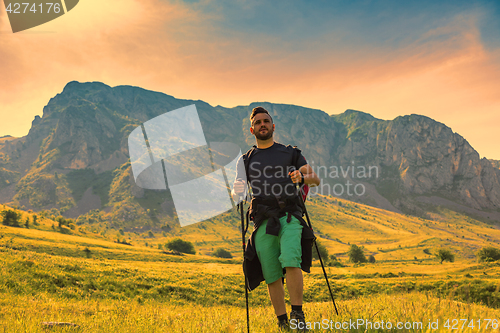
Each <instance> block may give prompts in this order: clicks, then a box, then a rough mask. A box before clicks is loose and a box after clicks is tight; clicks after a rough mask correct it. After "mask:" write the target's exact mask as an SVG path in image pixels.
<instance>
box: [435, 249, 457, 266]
mask: <svg viewBox="0 0 500 333" xmlns="http://www.w3.org/2000/svg"><path fill="white" fill-rule="evenodd" d="M437 257H438V258H439V259H440V260H441V263H443V261H449V262H454V261H455V255H454V254H453V253H451V251H450V250H448V249H439V251H438V254H437Z"/></svg>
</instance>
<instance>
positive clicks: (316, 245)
mask: <svg viewBox="0 0 500 333" xmlns="http://www.w3.org/2000/svg"><path fill="white" fill-rule="evenodd" d="M296 186H297V191H298V193H297V196H298V197H299V200H300V204H301V205H302V208H303V209H304V213H305V215H306V220H307V224H308V225H309V228H311V230H313V227H312V225H311V220H310V219H309V214H308V213H307V208H306V204H305V202H304V199H303V198H302V194H301V187H300V185H299V184H298V183H297V185H296ZM314 246H315V247H316V252H318V258H319V262H320V263H321V268H322V269H323V274H324V275H325V280H326V285H327V286H328V291H330V297H331V298H332V302H333V307H334V308H335V313H337V316H338V315H339V311H338V310H337V305H336V304H335V299H334V298H333V293H332V288H330V282H328V276H327V275H326V270H325V265H324V264H323V260H322V259H321V254H320V253H319V249H318V244H317V243H316V240H314Z"/></svg>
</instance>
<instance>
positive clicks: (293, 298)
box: [280, 267, 304, 305]
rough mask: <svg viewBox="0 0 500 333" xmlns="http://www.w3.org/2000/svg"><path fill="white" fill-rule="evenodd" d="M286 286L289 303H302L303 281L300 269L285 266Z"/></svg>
mask: <svg viewBox="0 0 500 333" xmlns="http://www.w3.org/2000/svg"><path fill="white" fill-rule="evenodd" d="M280 281H281V280H280ZM286 287H287V289H288V293H289V294H290V303H291V304H292V305H302V295H303V290H304V282H303V279H302V270H301V269H300V268H299V267H287V268H286Z"/></svg>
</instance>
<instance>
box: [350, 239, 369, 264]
mask: <svg viewBox="0 0 500 333" xmlns="http://www.w3.org/2000/svg"><path fill="white" fill-rule="evenodd" d="M347 254H348V255H349V261H351V262H354V263H363V262H366V256H365V253H364V250H363V247H359V246H357V245H356V244H352V245H351V248H350V249H349V252H347Z"/></svg>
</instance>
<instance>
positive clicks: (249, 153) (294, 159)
mask: <svg viewBox="0 0 500 333" xmlns="http://www.w3.org/2000/svg"><path fill="white" fill-rule="evenodd" d="M256 149H257V146H255V145H254V146H253V147H252V148H251V149H250V150H249V151H247V152H246V153H245V154H244V155H243V163H244V165H245V173H246V177H247V182H248V181H249V179H250V176H249V174H248V167H249V165H250V160H251V159H252V155H253V153H254V152H255V150H256ZM300 152H301V150H300V149H299V148H297V146H293V156H292V163H293V165H296V164H297V160H298V159H299V153H300ZM304 159H305V157H304ZM306 162H307V161H306ZM308 193H309V185H306V184H304V185H303V186H302V187H301V188H300V194H301V195H302V200H303V201H304V202H305V201H306V200H307V194H308Z"/></svg>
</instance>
